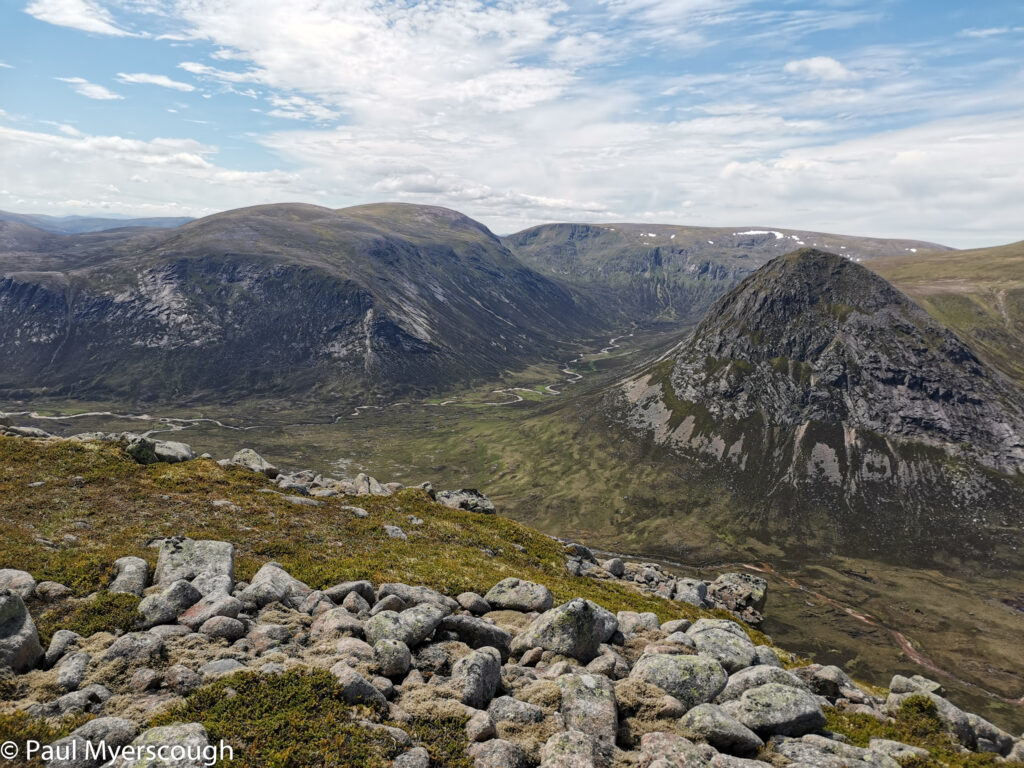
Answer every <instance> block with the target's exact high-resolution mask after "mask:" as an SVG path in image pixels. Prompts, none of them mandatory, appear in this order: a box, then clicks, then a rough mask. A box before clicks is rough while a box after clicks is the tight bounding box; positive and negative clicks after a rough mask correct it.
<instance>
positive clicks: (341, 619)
mask: <svg viewBox="0 0 1024 768" xmlns="http://www.w3.org/2000/svg"><path fill="white" fill-rule="evenodd" d="M364 631H365V628H364V626H363V622H361V621H360V620H359V618H358V617H356V616H353V615H352V614H351V613H349V612H348V611H346V610H345V609H344V608H332V609H331V610H328V611H324V612H323V613H321V614H320V615H319V616H317V617H316V621H314V622H313V625H312V626H311V627H310V628H309V634H310V636H311V637H313V638H315V639H317V640H326V639H331V638H335V637H347V636H352V637H362V636H363V633H364ZM371 642H372V641H371Z"/></svg>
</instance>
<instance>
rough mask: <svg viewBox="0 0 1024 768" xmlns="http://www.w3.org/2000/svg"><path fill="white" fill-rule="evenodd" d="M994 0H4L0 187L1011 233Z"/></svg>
mask: <svg viewBox="0 0 1024 768" xmlns="http://www.w3.org/2000/svg"><path fill="white" fill-rule="evenodd" d="M1022 51H1024V4H1021V3H1020V2H1011V1H1010V0H1005V1H1004V0H986V1H985V2H981V3H971V4H967V3H962V2H952V1H948V0H938V1H936V0H932V1H931V2H924V1H921V0H872V1H867V0H818V1H817V2H805V1H804V0H772V1H771V2H768V1H765V0H501V1H500V2H485V1H483V0H445V1H442V0H394V1H393V2H388V1H387V0H289V2H281V1H280V0H12V1H11V2H7V3H4V4H3V7H2V9H0V147H2V149H0V208H3V209H7V210H16V211H24V212H38V213H50V214H63V213H84V214H99V213H104V212H117V213H129V214H137V215H205V214H208V213H212V212H215V211H218V210H224V209H227V208H234V207H238V206H242V205H250V204H256V203H266V202H282V201H304V202H310V203H316V204H319V205H325V206H329V207H341V206H345V205H353V204H358V203H364V202H373V201H380V200H402V201H406V202H420V203H430V204H438V205H446V206H449V207H452V208H456V209H458V210H461V211H463V212H465V213H467V214H469V215H471V216H474V217H475V218H478V219H480V220H481V221H483V222H484V223H485V224H487V225H488V226H490V227H491V228H492V229H494V230H495V231H497V232H510V231H514V230H517V229H521V228H523V227H526V226H529V225H532V224H536V223H541V222H545V221H566V220H573V221H626V220H630V221H657V222H663V223H680V224H698V225H723V226H777V227H793V228H803V229H815V230H823V231H835V232H843V233H849V234H865V235H878V236H905V237H914V238H921V239H927V240H933V241H937V242H943V243H947V244H950V245H954V246H975V245H986V244H995V243H1000V242H1008V241H1012V240H1019V239H1022V238H1024V195H1022V194H1021V191H1022V190H1024V56H1022Z"/></svg>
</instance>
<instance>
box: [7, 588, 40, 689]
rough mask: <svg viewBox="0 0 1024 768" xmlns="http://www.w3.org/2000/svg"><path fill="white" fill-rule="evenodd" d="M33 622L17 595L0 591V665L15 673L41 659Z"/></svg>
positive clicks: (27, 668) (26, 668)
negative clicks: (4, 665)
mask: <svg viewBox="0 0 1024 768" xmlns="http://www.w3.org/2000/svg"><path fill="white" fill-rule="evenodd" d="M43 656H44V653H43V646H42V645H41V644H40V642H39V633H38V632H37V631H36V625H35V622H34V621H32V616H31V615H29V612H28V608H26V607H25V601H24V600H22V599H21V595H19V594H18V593H16V592H12V591H10V590H9V589H3V590H0V664H6V665H7V666H9V667H10V668H11V669H13V670H14V671H15V672H24V671H26V670H29V669H32V668H33V667H35V666H36V664H38V663H39V661H40V660H41V659H42V658H43Z"/></svg>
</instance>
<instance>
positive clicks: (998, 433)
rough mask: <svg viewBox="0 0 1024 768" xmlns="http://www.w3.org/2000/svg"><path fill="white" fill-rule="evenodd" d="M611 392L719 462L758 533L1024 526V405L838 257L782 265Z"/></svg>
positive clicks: (983, 536) (737, 292)
mask: <svg viewBox="0 0 1024 768" xmlns="http://www.w3.org/2000/svg"><path fill="white" fill-rule="evenodd" d="M609 397H610V400H609V402H610V404H611V410H612V412H615V413H618V414H619V416H618V418H619V419H620V420H621V421H622V423H624V424H626V425H627V426H628V428H629V429H630V430H632V431H633V432H634V433H635V434H637V435H640V436H643V437H644V439H647V440H650V441H651V442H652V443H653V444H655V445H657V446H661V447H662V448H663V449H664V450H666V451H668V452H669V454H675V455H677V456H679V457H680V459H679V460H680V461H683V462H685V463H693V462H696V463H698V464H701V465H705V466H706V467H708V468H709V469H710V472H711V474H712V475H717V476H719V477H720V478H723V482H725V484H727V485H728V486H730V487H732V488H734V489H735V493H736V494H737V500H738V501H739V502H740V504H741V505H743V506H746V507H748V509H749V510H750V514H751V515H752V518H747V523H746V524H752V525H754V526H757V525H764V526H765V527H766V528H767V529H768V530H771V531H774V532H775V533H776V534H778V533H780V532H784V533H785V535H787V536H792V535H799V536H800V537H803V538H804V539H806V540H807V541H808V542H810V541H815V542H817V543H818V546H825V547H827V546H830V545H835V546H839V547H841V548H842V549H843V551H846V552H850V551H860V552H865V553H870V552H876V553H877V552H878V551H888V552H892V551H899V552H914V551H921V552H923V551H928V550H930V549H931V548H932V547H933V546H934V542H936V541H939V540H941V541H942V542H944V545H945V547H946V548H947V550H948V549H949V548H950V547H952V548H953V549H956V550H958V551H961V552H964V551H967V550H968V549H969V548H970V547H971V546H975V545H977V546H980V547H984V546H989V547H991V546H993V542H994V541H997V540H998V539H999V536H1001V535H1002V534H1001V533H1000V531H1005V526H1010V527H1012V528H1016V529H1020V528H1021V527H1024V508H1022V507H1021V506H1020V504H1019V495H1018V494H1019V493H1020V488H1021V479H1022V478H1024V397H1022V395H1021V393H1020V392H1019V391H1017V390H1015V389H1014V388H1012V386H1010V385H1009V384H1008V383H1007V382H1005V381H1004V380H1003V379H1002V378H1001V377H1000V376H998V375H997V374H995V373H994V372H993V371H992V370H991V369H990V368H988V367H987V366H986V365H985V364H983V363H982V362H981V361H980V360H979V359H978V358H977V357H976V356H975V355H974V353H973V352H972V351H971V350H970V349H969V348H968V347H966V346H965V345H964V344H963V343H962V342H961V341H960V340H959V339H958V338H957V337H956V336H955V335H954V334H952V333H951V332H950V331H949V330H947V329H946V328H944V327H942V326H941V325H939V324H938V323H937V322H936V321H935V320H934V319H933V318H932V317H930V316H929V315H928V314H927V313H926V312H924V311H923V310H921V309H920V308H919V307H917V306H916V305H915V304H913V303H912V302H911V301H909V300H908V299H907V298H906V297H905V296H904V295H903V294H901V293H900V292H899V291H897V290H895V289H894V288H893V287H892V286H891V285H889V284H888V283H887V282H885V281H884V280H882V279H881V278H880V277H878V276H877V275H875V274H873V273H872V272H870V271H869V270H867V269H865V268H864V267H862V266H860V265H858V264H855V263H853V262H851V261H850V260H849V259H845V258H843V257H841V256H837V255H835V254H828V253H824V252H821V251H818V250H815V249H805V250H802V251H798V252H796V253H792V254H789V255H787V256H783V257H780V258H778V259H775V260H773V261H772V262H770V263H769V264H767V265H766V266H764V267H762V268H761V269H760V270H759V271H758V272H756V273H754V274H753V275H751V276H750V277H748V278H746V279H745V280H744V281H743V282H742V283H740V285H739V286H737V287H736V288H735V289H733V290H732V291H730V292H729V293H727V294H726V295H725V296H723V297H722V298H721V299H719V300H718V301H717V302H716V303H715V304H714V306H713V307H712V308H711V309H710V310H709V312H708V314H707V315H706V316H705V318H704V320H702V321H701V323H700V324H699V325H698V326H697V328H696V329H695V330H694V332H693V334H692V336H691V337H690V338H689V339H687V340H686V341H684V342H683V343H682V344H681V345H679V347H678V348H677V349H676V350H674V351H673V352H672V354H671V355H669V356H667V357H666V358H664V359H663V360H662V361H660V362H658V363H657V364H655V365H654V366H653V367H651V368H650V369H648V370H647V371H646V372H644V373H643V374H641V375H639V376H636V377H633V378H631V379H629V380H628V381H627V382H625V383H624V384H622V385H621V386H620V387H619V388H618V390H617V393H615V394H614V395H610V396H609ZM709 476H710V475H709ZM751 521H753V522H751ZM734 522H735V521H734ZM755 529H756V528H755ZM982 540H984V541H986V542H987V544H984V545H982V544H979V543H978V542H980V541H982Z"/></svg>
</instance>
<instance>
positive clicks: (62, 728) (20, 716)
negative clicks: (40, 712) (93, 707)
mask: <svg viewBox="0 0 1024 768" xmlns="http://www.w3.org/2000/svg"><path fill="white" fill-rule="evenodd" d="M91 719H92V715H74V716H71V717H67V718H64V719H63V720H59V721H54V720H38V719H36V718H33V717H30V716H29V715H28V714H27V713H26V712H0V743H4V742H8V741H13V742H14V743H15V744H17V745H19V746H20V747H24V745H25V743H26V742H27V741H29V740H32V741H38V742H39V743H40V744H51V743H53V742H54V741H56V740H57V739H62V738H64V737H65V736H67V735H68V734H69V733H71V731H73V730H75V728H78V727H79V726H81V725H82V724H84V723H85V722H86V721H87V720H91ZM4 764H5V765H11V766H30V767H31V768H41V766H42V765H43V761H42V760H40V759H38V758H36V759H33V760H25V759H24V757H23V756H22V757H19V758H16V759H14V760H5V761H4Z"/></svg>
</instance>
